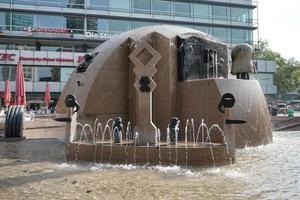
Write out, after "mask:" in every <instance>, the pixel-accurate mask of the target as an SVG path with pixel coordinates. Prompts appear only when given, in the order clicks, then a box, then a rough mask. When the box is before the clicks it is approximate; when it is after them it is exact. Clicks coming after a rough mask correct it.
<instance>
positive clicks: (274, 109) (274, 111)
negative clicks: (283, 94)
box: [272, 105, 278, 116]
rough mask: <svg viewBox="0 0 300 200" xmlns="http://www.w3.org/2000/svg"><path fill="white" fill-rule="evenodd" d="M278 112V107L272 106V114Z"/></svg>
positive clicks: (275, 114) (274, 114)
mask: <svg viewBox="0 0 300 200" xmlns="http://www.w3.org/2000/svg"><path fill="white" fill-rule="evenodd" d="M277 114H278V109H277V107H276V106H275V105H273V106H272V116H277Z"/></svg>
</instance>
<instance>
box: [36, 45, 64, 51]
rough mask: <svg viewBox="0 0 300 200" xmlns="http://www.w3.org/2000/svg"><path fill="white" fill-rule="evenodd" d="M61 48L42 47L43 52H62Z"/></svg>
mask: <svg viewBox="0 0 300 200" xmlns="http://www.w3.org/2000/svg"><path fill="white" fill-rule="evenodd" d="M61 49H62V48H61V46H47V45H42V46H41V51H58V52H60V51H61Z"/></svg>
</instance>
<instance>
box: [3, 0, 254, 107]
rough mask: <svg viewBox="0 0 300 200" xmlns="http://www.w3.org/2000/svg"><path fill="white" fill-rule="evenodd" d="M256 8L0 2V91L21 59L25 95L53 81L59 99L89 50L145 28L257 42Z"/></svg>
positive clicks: (197, 1)
mask: <svg viewBox="0 0 300 200" xmlns="http://www.w3.org/2000/svg"><path fill="white" fill-rule="evenodd" d="M255 9H257V3H256V2H255V1H252V0H178V1H177V0H176V1H175V0H0V91H3V88H4V81H5V80H7V79H8V80H10V81H11V82H12V85H13V84H14V81H15V80H14V73H15V67H16V63H17V62H18V60H19V59H20V60H22V63H23V65H24V71H25V80H26V91H27V98H28V99H41V98H43V92H44V87H45V82H46V81H49V82H50V85H51V86H50V87H51V92H52V93H51V94H52V97H53V99H54V100H55V101H56V100H57V98H58V97H59V94H60V92H61V91H62V88H63V86H64V83H65V81H66V80H67V78H68V75H69V74H70V73H71V71H72V70H73V69H74V67H75V66H76V65H77V63H78V62H79V61H80V59H81V57H82V56H83V55H84V54H85V53H87V52H91V51H92V50H93V49H94V48H95V47H96V46H98V45H99V44H101V43H102V42H103V41H105V40H107V39H109V38H111V37H114V36H115V35H117V34H119V33H120V32H123V31H127V30H130V29H134V28H138V27H142V26H148V25H157V24H171V25H178V26H185V27H189V28H194V29H197V30H201V31H204V32H207V33H209V34H211V35H213V36H215V37H216V38H218V39H219V40H221V41H222V42H224V43H226V44H228V46H229V47H233V46H234V45H236V44H240V43H248V44H253V33H254V31H255V30H256V29H257V17H256V16H255V15H254V14H253V13H255V12H254V11H255ZM12 90H13V91H14V87H13V86H12Z"/></svg>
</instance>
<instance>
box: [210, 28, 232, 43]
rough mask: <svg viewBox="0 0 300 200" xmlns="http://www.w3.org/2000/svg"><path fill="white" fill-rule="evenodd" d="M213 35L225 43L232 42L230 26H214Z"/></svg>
mask: <svg viewBox="0 0 300 200" xmlns="http://www.w3.org/2000/svg"><path fill="white" fill-rule="evenodd" d="M213 36H214V37H216V38H217V39H219V40H220V41H222V42H224V43H228V42H230V31H229V29H228V28H213Z"/></svg>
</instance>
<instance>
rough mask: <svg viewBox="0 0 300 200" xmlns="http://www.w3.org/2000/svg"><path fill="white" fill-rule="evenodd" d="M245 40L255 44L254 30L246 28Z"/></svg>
mask: <svg viewBox="0 0 300 200" xmlns="http://www.w3.org/2000/svg"><path fill="white" fill-rule="evenodd" d="M245 40H246V42H247V43H248V44H250V45H252V44H253V31H252V30H245Z"/></svg>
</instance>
